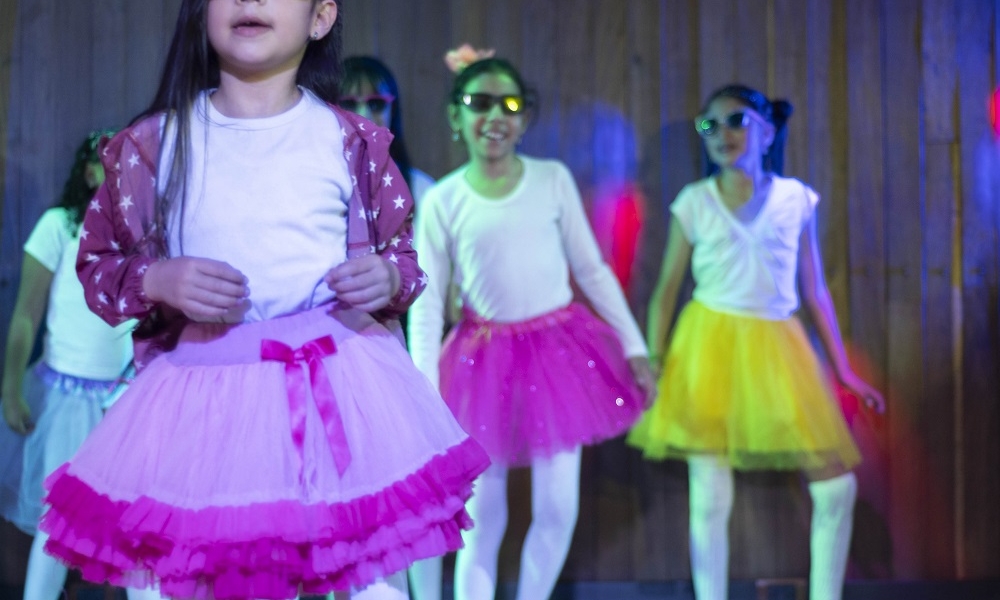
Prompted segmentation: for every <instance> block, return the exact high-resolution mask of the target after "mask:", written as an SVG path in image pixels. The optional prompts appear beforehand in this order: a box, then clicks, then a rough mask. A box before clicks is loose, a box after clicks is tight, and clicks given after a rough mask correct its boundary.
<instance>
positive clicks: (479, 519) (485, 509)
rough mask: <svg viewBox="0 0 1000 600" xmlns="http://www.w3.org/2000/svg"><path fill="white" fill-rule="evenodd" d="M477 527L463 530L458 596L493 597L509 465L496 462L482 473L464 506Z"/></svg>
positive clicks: (457, 570) (457, 567) (504, 527)
mask: <svg viewBox="0 0 1000 600" xmlns="http://www.w3.org/2000/svg"><path fill="white" fill-rule="evenodd" d="M465 506H466V509H467V510H468V511H469V515H471V516H472V519H473V521H475V527H473V528H472V529H471V530H469V531H464V532H462V538H463V540H464V541H465V548H462V549H461V550H459V551H458V554H457V555H456V557H455V598H459V599H461V600H478V599H480V598H486V599H488V600H492V598H493V596H494V595H495V594H496V586H497V555H499V554H500V543H501V542H502V541H503V534H504V531H506V530H507V468H506V467H503V466H500V465H497V464H493V465H490V467H489V468H488V469H486V471H485V472H484V473H483V474H482V475H480V476H479V478H478V479H477V480H476V484H475V486H474V487H473V492H472V499H470V500H469V502H468V503H467V504H466V505H465Z"/></svg>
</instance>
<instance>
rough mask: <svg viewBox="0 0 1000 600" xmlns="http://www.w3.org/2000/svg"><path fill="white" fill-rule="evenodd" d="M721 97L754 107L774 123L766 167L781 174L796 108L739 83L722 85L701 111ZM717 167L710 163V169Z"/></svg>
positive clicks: (765, 160)
mask: <svg viewBox="0 0 1000 600" xmlns="http://www.w3.org/2000/svg"><path fill="white" fill-rule="evenodd" d="M719 98H732V99H734V100H737V101H739V102H741V103H743V104H744V105H746V106H748V107H750V108H752V109H754V110H755V111H756V112H758V113H759V114H760V115H761V116H762V117H764V118H765V119H766V120H767V121H768V122H769V123H771V124H772V125H774V141H772V142H771V145H770V146H769V147H768V149H767V151H766V152H765V153H764V169H765V170H767V171H770V172H772V173H775V174H776V175H781V174H782V173H783V171H784V168H785V140H786V139H788V127H787V124H788V117H790V116H792V112H793V110H794V108H793V107H792V105H791V103H790V102H788V101H787V100H768V98H767V96H765V95H764V94H762V93H760V92H758V91H757V90H755V89H753V88H751V87H748V86H745V85H741V84H738V83H734V84H730V85H727V86H724V87H721V88H719V89H717V90H715V91H714V92H712V93H711V94H710V95H709V96H708V100H706V101H705V105H704V106H703V107H702V109H701V112H702V113H704V112H706V111H707V110H708V107H709V105H710V104H712V102H714V101H715V100H717V99H719ZM716 169H717V167H715V165H710V169H709V170H710V171H711V172H714V171H715V170H716Z"/></svg>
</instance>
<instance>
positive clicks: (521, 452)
mask: <svg viewBox="0 0 1000 600" xmlns="http://www.w3.org/2000/svg"><path fill="white" fill-rule="evenodd" d="M440 373H441V374H440V378H441V395H442V396H444V399H445V401H446V402H447V403H448V406H450V407H451V410H452V412H453V413H455V416H456V418H458V422H459V423H461V424H462V427H464V428H465V430H466V431H468V432H469V433H470V434H471V435H472V436H473V437H474V438H475V439H476V441H477V442H479V443H480V444H482V446H483V448H485V449H486V452H487V453H488V454H489V455H490V459H491V460H493V461H494V462H496V463H499V464H503V465H507V466H515V467H516V466H525V465H528V464H530V463H531V462H532V460H533V459H534V458H539V457H549V456H552V455H553V454H555V453H556V452H560V451H563V450H568V449H570V448H574V447H576V446H580V445H584V444H593V443H596V442H600V441H602V440H605V439H608V438H612V437H614V436H616V435H618V434H620V433H622V432H624V431H625V430H627V429H628V428H629V427H630V426H631V425H632V424H633V423H634V422H635V421H636V420H637V419H638V418H639V416H640V415H641V414H642V399H643V394H642V391H641V390H640V389H639V387H638V385H637V384H636V383H635V381H634V379H633V377H632V372H631V370H630V369H629V366H628V362H627V361H626V359H625V355H624V351H623V350H622V346H621V343H620V342H619V341H618V337H617V336H616V335H615V332H614V330H613V329H611V327H610V326H609V325H607V324H606V323H604V322H603V321H601V320H600V319H598V318H597V317H595V316H594V315H593V314H592V313H591V312H590V311H589V310H588V309H587V308H585V307H583V306H582V305H579V304H571V305H569V306H567V307H565V308H561V309H558V310H555V311H552V312H550V313H546V314H544V315H541V316H539V317H535V318H533V319H529V320H527V321H521V322H517V323H497V322H493V321H487V320H485V319H482V318H481V317H478V316H476V315H474V314H472V313H469V312H468V311H467V312H466V313H465V315H464V316H463V319H462V321H460V322H459V324H458V325H457V326H456V327H455V328H454V329H453V330H452V332H451V333H450V334H449V335H448V338H447V340H445V344H444V348H443V349H442V352H441V361H440Z"/></svg>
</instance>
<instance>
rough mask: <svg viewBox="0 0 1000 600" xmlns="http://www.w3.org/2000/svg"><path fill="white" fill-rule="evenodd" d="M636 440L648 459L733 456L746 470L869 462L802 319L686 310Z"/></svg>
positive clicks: (693, 305)
mask: <svg viewBox="0 0 1000 600" xmlns="http://www.w3.org/2000/svg"><path fill="white" fill-rule="evenodd" d="M627 441H628V443H629V444H631V445H633V446H637V447H639V448H641V449H642V450H643V453H644V455H645V456H646V457H647V458H652V459H665V458H686V457H687V456H690V455H692V454H705V453H709V454H717V455H722V456H725V457H726V458H727V459H728V460H729V462H730V464H732V466H733V467H734V468H737V469H782V470H795V469H816V468H822V467H826V466H834V465H839V466H842V467H844V468H850V467H852V466H854V465H856V464H857V463H859V462H860V460H861V456H860V454H859V452H858V449H857V446H856V445H855V444H854V440H853V439H852V438H851V434H850V431H849V430H848V428H847V425H846V423H845V421H844V417H843V414H842V413H841V411H840V408H839V405H838V404H837V402H836V400H835V398H834V395H833V392H832V390H831V386H830V382H829V381H828V380H827V379H826V376H825V374H824V371H823V369H822V368H821V366H820V364H819V361H818V359H817V356H816V354H815V352H814V351H813V349H812V347H811V346H810V345H809V340H808V338H807V337H806V335H805V331H804V330H803V327H802V325H801V323H800V322H799V321H798V319H796V318H794V317H793V318H790V319H786V320H783V321H773V320H767V319H759V318H754V317H746V316H738V315H732V314H727V313H722V312H717V311H714V310H711V309H709V308H707V307H705V306H704V305H702V304H701V303H699V302H697V301H692V302H690V303H689V304H688V305H687V306H686V307H685V308H684V310H683V311H682V313H681V315H680V317H679V319H678V322H677V325H676V327H675V329H674V334H673V339H672V341H671V344H670V348H669V350H668V352H667V356H666V358H665V360H664V366H663V376H662V377H661V378H660V381H659V384H658V389H657V398H656V401H655V403H654V404H653V406H652V408H650V409H649V411H647V412H646V414H645V415H644V416H643V418H642V420H641V421H640V422H639V424H638V425H636V426H635V428H634V429H633V430H632V431H631V432H630V433H629V435H628V438H627Z"/></svg>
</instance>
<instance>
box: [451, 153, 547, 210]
mask: <svg viewBox="0 0 1000 600" xmlns="http://www.w3.org/2000/svg"><path fill="white" fill-rule="evenodd" d="M516 156H517V159H518V160H520V161H521V178H520V179H518V180H517V183H515V184H514V187H512V188H511V189H510V191H509V192H507V193H506V194H504V195H503V196H497V197H496V198H493V197H491V196H486V195H483V194H482V193H480V192H479V190H477V189H476V188H474V187H473V186H472V184H471V183H469V180H468V179H466V178H465V174H466V173H467V172H468V171H469V168H470V166H471V165H469V164H467V165H465V167H463V168H462V170H461V171H459V173H458V177H459V179H460V180H461V182H462V185H463V186H465V189H466V190H468V191H469V192H470V193H471V194H472V195H473V196H475V197H476V199H477V200H480V201H482V202H488V203H490V204H502V203H505V202H509V201H510V200H511V199H513V198H515V197H517V195H518V194H520V193H521V190H522V188H524V185H525V183H524V182H525V181H526V180H527V179H528V169H529V168H530V161H529V160H528V159H527V157H524V156H521V155H520V154H518V155H516Z"/></svg>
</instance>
